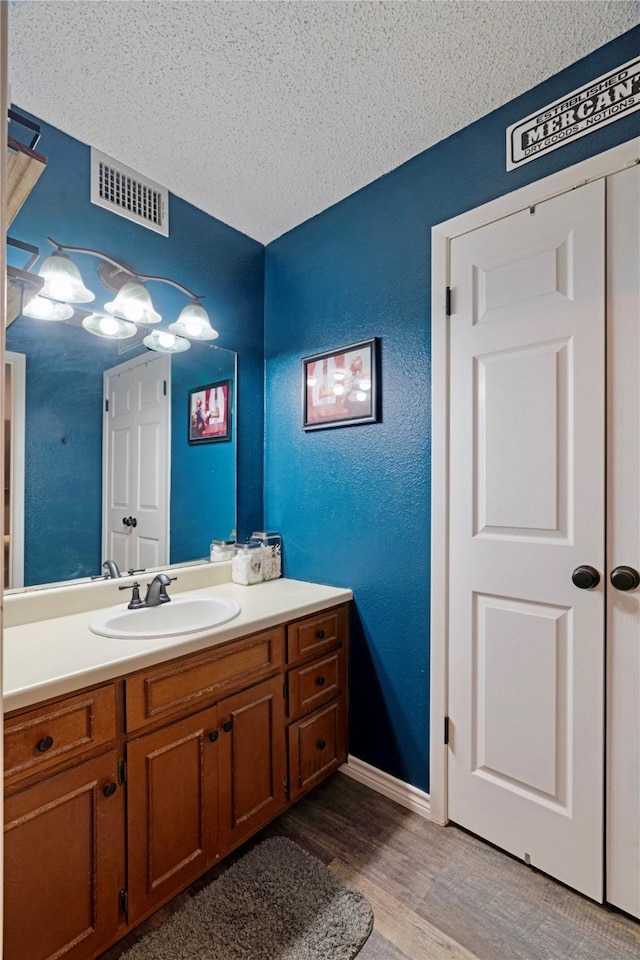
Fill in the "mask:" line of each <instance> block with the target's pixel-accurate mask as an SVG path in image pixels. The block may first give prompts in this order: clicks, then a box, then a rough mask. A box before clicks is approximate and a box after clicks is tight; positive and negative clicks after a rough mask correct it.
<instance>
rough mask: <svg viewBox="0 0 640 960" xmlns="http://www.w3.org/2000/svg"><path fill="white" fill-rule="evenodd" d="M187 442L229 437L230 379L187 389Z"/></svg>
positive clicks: (213, 440)
mask: <svg viewBox="0 0 640 960" xmlns="http://www.w3.org/2000/svg"><path fill="white" fill-rule="evenodd" d="M188 437H189V443H215V442H216V441H219V440H230V439H231V380H218V381H217V383H207V384H205V385H204V387H194V388H193V390H189V433H188Z"/></svg>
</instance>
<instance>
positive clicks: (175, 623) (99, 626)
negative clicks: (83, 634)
mask: <svg viewBox="0 0 640 960" xmlns="http://www.w3.org/2000/svg"><path fill="white" fill-rule="evenodd" d="M239 613H240V607H239V606H238V604H237V603H236V602H235V600H228V599H226V598H225V597H177V598H176V599H175V600H171V601H170V602H169V603H161V604H159V605H158V606H157V607H143V608H142V609H138V610H129V609H128V608H127V607H124V608H123V607H112V608H111V609H109V610H101V611H100V613H97V614H96V615H95V617H94V618H93V619H92V620H91V622H90V623H89V630H91V631H92V633H97V634H98V635H99V636H101V637H113V638H114V639H116V640H121V639H122V640H126V639H135V640H145V639H153V638H156V637H176V636H178V635H179V634H181V633H200V632H201V631H202V630H208V629H209V628H210V627H219V626H220V624H221V623H227V621H229V620H233V618H234V617H237V616H238V614H239Z"/></svg>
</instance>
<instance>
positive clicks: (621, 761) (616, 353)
mask: <svg viewBox="0 0 640 960" xmlns="http://www.w3.org/2000/svg"><path fill="white" fill-rule="evenodd" d="M607 288H608V293H609V297H608V301H609V311H608V320H607V368H608V377H607V385H608V389H607V397H608V417H607V421H608V425H607V436H608V444H609V456H608V483H607V493H608V510H607V554H608V556H607V561H608V562H607V567H608V571H610V572H611V573H612V574H613V579H614V581H615V583H616V584H617V585H618V586H617V587H615V586H614V585H613V584H612V583H611V582H608V584H607V590H608V593H607V804H606V810H607V834H606V839H607V843H606V850H607V854H606V861H607V900H608V901H609V902H610V903H613V904H615V905H616V906H617V907H620V908H621V909H622V910H626V911H627V912H628V913H631V914H633V915H634V916H636V917H640V588H638V587H634V586H633V580H632V579H631V578H630V576H629V572H628V571H624V570H623V571H620V567H630V568H631V570H632V571H635V572H637V571H640V168H639V167H638V166H634V167H632V168H631V169H629V170H624V171H622V172H621V173H618V174H616V175H615V176H613V177H609V178H608V179H607ZM621 573H622V576H621Z"/></svg>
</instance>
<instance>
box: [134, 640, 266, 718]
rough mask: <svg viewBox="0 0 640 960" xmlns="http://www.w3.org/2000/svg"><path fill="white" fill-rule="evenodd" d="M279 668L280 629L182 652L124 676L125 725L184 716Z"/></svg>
mask: <svg viewBox="0 0 640 960" xmlns="http://www.w3.org/2000/svg"><path fill="white" fill-rule="evenodd" d="M283 668H284V629H283V628H282V627H277V628H275V629H273V630H268V631H266V632H265V633H259V634H256V635H255V636H253V637H248V638H247V639H246V640H241V641H237V642H235V643H232V644H229V645H226V646H224V647H217V648H215V649H213V650H208V651H207V652H206V653H204V654H197V655H196V656H193V657H185V658H184V659H183V660H178V661H174V662H173V663H170V664H165V665H163V666H161V667H156V668H154V669H153V670H147V671H145V672H144V673H141V674H139V675H138V676H136V677H129V678H128V679H127V680H126V681H125V696H126V709H127V730H128V731H131V730H138V729H140V728H141V727H146V726H149V725H150V724H152V723H155V722H156V721H157V720H160V719H162V718H163V717H167V716H173V715H176V716H177V715H181V714H182V715H184V714H186V713H188V712H189V711H190V710H193V709H199V708H200V707H204V706H205V705H206V703H213V702H214V701H215V700H217V699H219V698H220V696H221V695H222V694H225V695H226V694H227V693H229V692H231V691H233V690H236V689H239V688H241V687H248V686H250V684H252V683H254V682H255V681H257V680H260V679H262V678H263V677H268V676H269V675H270V674H271V673H275V672H276V671H279V670H282V669H283Z"/></svg>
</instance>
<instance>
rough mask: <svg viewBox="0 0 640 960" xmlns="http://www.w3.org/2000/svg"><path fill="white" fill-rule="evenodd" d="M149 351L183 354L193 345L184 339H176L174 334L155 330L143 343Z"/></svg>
mask: <svg viewBox="0 0 640 960" xmlns="http://www.w3.org/2000/svg"><path fill="white" fill-rule="evenodd" d="M142 342H143V343H144V345H145V347H149V350H156V351H157V352H158V353H182V351H183V350H188V349H189V347H190V346H191V344H190V343H189V341H188V340H185V339H184V337H176V336H175V334H173V333H167V331H166V330H154V331H153V333H150V334H149V335H148V336H146V337H145V338H144V340H143V341H142Z"/></svg>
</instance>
